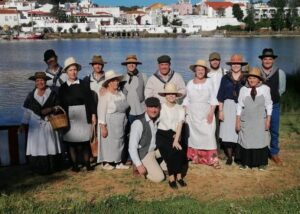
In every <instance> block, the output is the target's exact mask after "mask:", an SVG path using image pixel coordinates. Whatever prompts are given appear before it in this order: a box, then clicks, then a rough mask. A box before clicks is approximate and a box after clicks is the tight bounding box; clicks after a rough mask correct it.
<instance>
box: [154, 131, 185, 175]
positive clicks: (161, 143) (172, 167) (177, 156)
mask: <svg viewBox="0 0 300 214" xmlns="http://www.w3.org/2000/svg"><path fill="white" fill-rule="evenodd" d="M174 135H175V132H174V131H173V130H167V131H165V130H160V129H159V130H157V132H156V146H157V148H158V150H159V152H160V154H161V156H162V158H163V160H164V161H165V162H166V164H167V168H168V173H169V175H176V174H179V173H182V170H183V164H184V158H185V153H184V151H183V150H177V149H176V148H173V140H174V138H173V136H174Z"/></svg>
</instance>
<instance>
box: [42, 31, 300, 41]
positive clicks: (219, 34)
mask: <svg viewBox="0 0 300 214" xmlns="http://www.w3.org/2000/svg"><path fill="white" fill-rule="evenodd" d="M197 37H258V38H259V37H300V31H281V32H277V31H276V32H275V31H252V32H247V31H224V30H216V31H202V32H199V33H198V34H185V33H164V34H150V33H147V32H139V33H138V34H127V33H124V34H115V35H111V36H107V35H105V34H103V33H47V34H46V35H45V39H97V38H99V39H107V38H127V39H130V38H197Z"/></svg>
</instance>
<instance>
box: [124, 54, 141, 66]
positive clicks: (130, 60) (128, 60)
mask: <svg viewBox="0 0 300 214" xmlns="http://www.w3.org/2000/svg"><path fill="white" fill-rule="evenodd" d="M127 64H136V65H140V64H142V63H141V62H139V61H138V60H137V57H136V55H134V54H131V55H128V56H127V57H126V60H125V62H122V63H121V65H127Z"/></svg>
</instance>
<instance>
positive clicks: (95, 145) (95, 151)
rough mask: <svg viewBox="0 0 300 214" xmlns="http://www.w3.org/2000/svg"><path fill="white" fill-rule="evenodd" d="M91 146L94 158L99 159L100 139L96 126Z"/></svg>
mask: <svg viewBox="0 0 300 214" xmlns="http://www.w3.org/2000/svg"><path fill="white" fill-rule="evenodd" d="M90 146H91V151H92V156H93V157H97V156H98V146H99V145H98V137H97V132H96V125H95V126H92V138H91V140H90Z"/></svg>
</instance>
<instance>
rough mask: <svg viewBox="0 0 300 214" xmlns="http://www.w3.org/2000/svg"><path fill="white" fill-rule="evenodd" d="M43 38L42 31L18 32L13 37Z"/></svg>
mask: <svg viewBox="0 0 300 214" xmlns="http://www.w3.org/2000/svg"><path fill="white" fill-rule="evenodd" d="M43 38H44V34H42V33H31V32H28V33H24V32H22V33H19V34H18V35H15V36H14V37H13V39H43Z"/></svg>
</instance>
